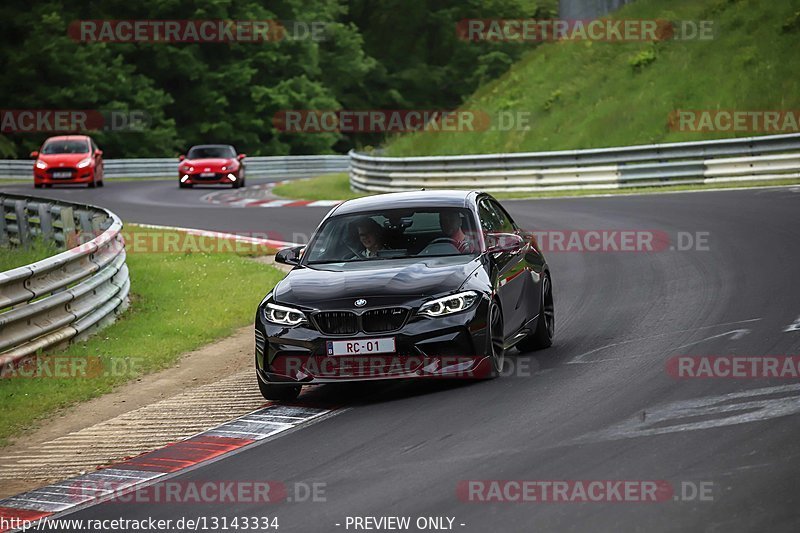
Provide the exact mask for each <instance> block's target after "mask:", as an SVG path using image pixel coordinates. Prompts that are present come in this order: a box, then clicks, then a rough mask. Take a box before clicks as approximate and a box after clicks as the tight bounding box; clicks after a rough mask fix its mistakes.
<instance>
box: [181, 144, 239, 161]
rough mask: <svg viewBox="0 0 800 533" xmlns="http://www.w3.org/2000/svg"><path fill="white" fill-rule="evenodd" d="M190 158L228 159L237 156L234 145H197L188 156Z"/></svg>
mask: <svg viewBox="0 0 800 533" xmlns="http://www.w3.org/2000/svg"><path fill="white" fill-rule="evenodd" d="M186 157H187V158H188V159H226V158H234V157H236V150H234V149H233V147H232V146H195V147H194V148H192V149H191V150H189V153H188V154H187V156H186Z"/></svg>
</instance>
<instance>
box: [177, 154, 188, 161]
mask: <svg viewBox="0 0 800 533" xmlns="http://www.w3.org/2000/svg"><path fill="white" fill-rule="evenodd" d="M184 159H186V156H185V155H183V154H181V155H179V156H178V161H183V160H184Z"/></svg>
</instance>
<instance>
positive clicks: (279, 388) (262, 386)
mask: <svg viewBox="0 0 800 533" xmlns="http://www.w3.org/2000/svg"><path fill="white" fill-rule="evenodd" d="M256 381H258V390H259V391H261V396H263V397H264V399H265V400H274V401H284V402H291V401H292V400H296V399H297V397H298V396H300V390H302V388H303V386H302V385H275V384H273V383H264V382H263V381H261V379H260V378H259V377H258V376H256Z"/></svg>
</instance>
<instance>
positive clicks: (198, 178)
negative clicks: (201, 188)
mask: <svg viewBox="0 0 800 533" xmlns="http://www.w3.org/2000/svg"><path fill="white" fill-rule="evenodd" d="M222 177H223V174H214V175H213V176H209V177H206V176H201V175H200V174H193V175H192V180H194V181H217V180H221V179H222Z"/></svg>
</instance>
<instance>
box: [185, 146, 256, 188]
mask: <svg viewBox="0 0 800 533" xmlns="http://www.w3.org/2000/svg"><path fill="white" fill-rule="evenodd" d="M244 157H245V155H244V154H237V153H236V149H235V148H234V147H233V146H231V145H229V144H203V145H198V146H192V147H191V148H190V149H189V151H188V152H187V153H186V155H185V156H184V155H182V156H180V158H179V161H180V164H179V165H178V186H179V187H180V188H181V189H185V188H188V187H191V186H192V185H195V184H207V183H208V184H224V185H231V186H232V187H233V188H234V189H238V188H239V187H244V179H245V173H244V170H245V169H244V167H245V165H244Z"/></svg>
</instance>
